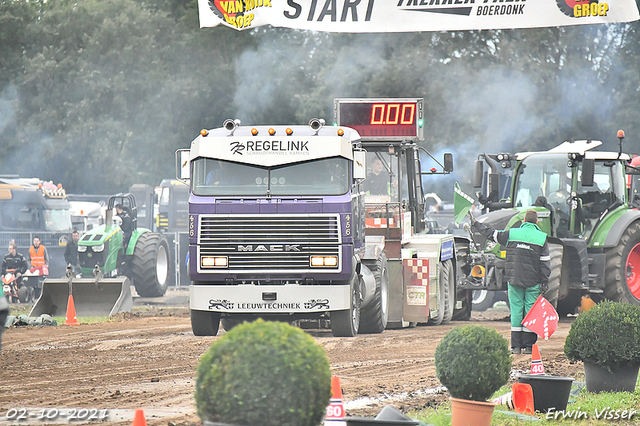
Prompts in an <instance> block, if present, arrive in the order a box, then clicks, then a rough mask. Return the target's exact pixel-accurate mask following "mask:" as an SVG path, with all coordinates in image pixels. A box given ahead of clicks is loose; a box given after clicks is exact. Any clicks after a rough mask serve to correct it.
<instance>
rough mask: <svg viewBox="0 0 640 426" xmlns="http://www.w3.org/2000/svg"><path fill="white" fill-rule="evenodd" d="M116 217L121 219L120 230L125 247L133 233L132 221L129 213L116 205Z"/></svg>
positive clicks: (120, 205)
mask: <svg viewBox="0 0 640 426" xmlns="http://www.w3.org/2000/svg"><path fill="white" fill-rule="evenodd" d="M116 215H117V216H119V217H120V219H122V224H121V225H120V229H122V232H123V233H124V245H125V247H126V246H127V244H129V238H131V233H132V232H133V219H132V218H131V215H130V214H129V212H128V211H127V210H126V209H125V208H124V207H122V204H116Z"/></svg>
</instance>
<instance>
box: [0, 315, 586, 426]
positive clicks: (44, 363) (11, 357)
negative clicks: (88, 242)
mask: <svg viewBox="0 0 640 426" xmlns="http://www.w3.org/2000/svg"><path fill="white" fill-rule="evenodd" d="M508 315H509V314H508V311H507V310H506V309H499V308H493V309H491V310H489V311H486V312H478V313H476V312H474V313H473V315H472V320H471V321H470V322H471V323H473V324H482V325H485V326H488V327H492V328H495V329H496V330H498V332H500V333H501V334H502V335H503V336H505V337H507V338H508V337H509V333H510V332H509V321H508ZM571 321H572V319H571V318H569V319H565V320H562V321H561V323H560V325H559V328H558V330H557V331H556V333H555V334H554V335H553V336H552V337H551V339H549V340H548V341H540V342H539V346H540V351H541V353H542V359H543V363H544V368H545V372H546V373H548V374H554V375H562V376H570V377H576V378H579V379H581V380H582V378H583V377H584V376H583V373H582V364H581V363H577V364H571V363H569V362H568V360H567V359H566V358H565V356H564V354H563V346H564V339H565V337H566V335H567V333H568V331H569V327H570V324H571ZM465 323H466V322H452V323H451V324H448V325H441V326H436V327H429V326H421V327H416V328H409V329H403V330H386V331H385V332H384V333H382V334H379V335H362V336H358V337H356V338H335V337H333V336H332V335H331V332H330V331H329V330H306V331H307V332H308V333H310V334H311V335H312V336H313V337H314V338H315V339H316V341H317V342H318V343H319V344H320V345H322V346H323V347H324V348H325V350H326V352H327V354H328V356H329V359H330V361H331V368H332V373H333V375H334V376H338V377H339V378H340V381H341V385H342V388H343V395H344V400H345V408H346V411H347V415H349V416H375V415H376V414H377V413H378V412H379V411H380V410H381V408H382V407H384V406H385V405H393V406H394V407H396V408H398V409H400V410H402V411H403V412H405V413H406V412H409V411H412V410H416V409H421V408H423V407H428V406H436V405H438V404H440V403H441V402H443V401H445V400H447V399H448V393H447V392H446V390H443V389H442V388H441V384H440V383H439V381H438V379H436V375H435V366H434V353H435V349H436V346H437V345H438V343H439V342H440V339H441V338H442V337H443V336H444V335H445V334H446V333H447V332H448V331H449V330H451V329H452V328H453V327H456V326H459V325H462V324H465ZM221 333H223V331H221ZM216 338H217V337H195V336H194V335H193V333H192V332H191V326H190V322H189V316H188V310H187V308H186V307H171V308H159V307H150V308H144V309H142V310H140V309H137V308H134V313H127V314H120V315H119V316H117V317H115V318H114V319H113V321H111V322H106V323H100V324H80V325H75V326H65V325H60V326H57V327H40V328H38V327H19V328H15V327H14V328H11V329H9V330H7V331H6V333H5V334H4V338H3V348H2V352H1V353H0V371H1V372H2V373H1V374H2V380H0V395H1V397H0V425H2V424H22V425H26V424H30V425H31V424H33V425H36V424H56V423H58V424H60V423H67V422H69V423H73V424H87V422H86V420H85V421H81V420H82V419H87V418H88V417H87V416H91V418H104V420H103V421H102V422H99V423H100V424H109V425H131V424H132V419H133V415H134V411H135V410H136V409H143V410H144V413H145V417H146V419H147V424H148V425H150V426H151V425H176V426H192V425H196V424H198V425H199V424H200V421H199V418H198V416H197V415H196V413H195V408H194V399H193V392H194V387H195V377H196V375H195V368H196V365H197V363H198V359H199V357H200V356H201V355H202V354H203V353H204V352H205V351H206V350H207V348H208V347H209V346H210V345H211V343H212V342H213V341H214V340H215V339H216ZM530 362H531V356H530V355H516V356H514V362H513V368H514V370H515V371H518V370H519V371H521V372H524V373H529V371H530ZM21 414H22V415H26V416H29V417H28V418H27V419H26V420H22V421H10V420H9V419H10V418H16V417H17V416H19V415H21ZM43 414H45V415H48V416H50V418H51V421H48V422H47V423H45V422H43V421H41V420H38V417H42V415H43ZM78 417H79V418H80V419H77V418H78ZM74 418H75V420H74ZM70 420H73V421H70ZM94 424H95V423H94Z"/></svg>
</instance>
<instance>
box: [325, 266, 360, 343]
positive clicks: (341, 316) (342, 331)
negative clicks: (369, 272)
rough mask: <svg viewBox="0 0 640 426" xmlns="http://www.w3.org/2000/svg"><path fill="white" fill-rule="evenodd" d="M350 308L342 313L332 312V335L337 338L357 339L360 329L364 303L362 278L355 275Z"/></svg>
mask: <svg viewBox="0 0 640 426" xmlns="http://www.w3.org/2000/svg"><path fill="white" fill-rule="evenodd" d="M350 287H351V300H350V303H349V305H350V308H349V309H345V310H342V311H332V312H331V315H330V318H331V333H332V334H333V335H334V336H335V337H355V336H356V335H357V334H358V328H359V327H360V303H361V302H362V294H361V292H362V290H361V285H360V276H358V274H355V273H354V274H353V277H352V278H351V285H350Z"/></svg>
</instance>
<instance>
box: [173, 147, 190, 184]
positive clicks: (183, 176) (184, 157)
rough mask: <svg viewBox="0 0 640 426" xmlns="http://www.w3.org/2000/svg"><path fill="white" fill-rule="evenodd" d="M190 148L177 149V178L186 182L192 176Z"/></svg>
mask: <svg viewBox="0 0 640 426" xmlns="http://www.w3.org/2000/svg"><path fill="white" fill-rule="evenodd" d="M190 154H191V152H190V150H188V149H179V150H177V151H176V178H177V179H178V180H180V181H182V182H186V181H187V180H189V179H190V178H191V164H190V161H189V160H190V158H189V157H190Z"/></svg>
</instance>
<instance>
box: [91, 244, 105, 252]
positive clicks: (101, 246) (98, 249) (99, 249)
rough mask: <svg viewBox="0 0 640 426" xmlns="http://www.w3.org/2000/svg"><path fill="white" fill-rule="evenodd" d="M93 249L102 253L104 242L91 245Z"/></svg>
mask: <svg viewBox="0 0 640 426" xmlns="http://www.w3.org/2000/svg"><path fill="white" fill-rule="evenodd" d="M91 250H93V252H94V253H101V252H102V251H104V244H100V245H99V246H93V247H91Z"/></svg>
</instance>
